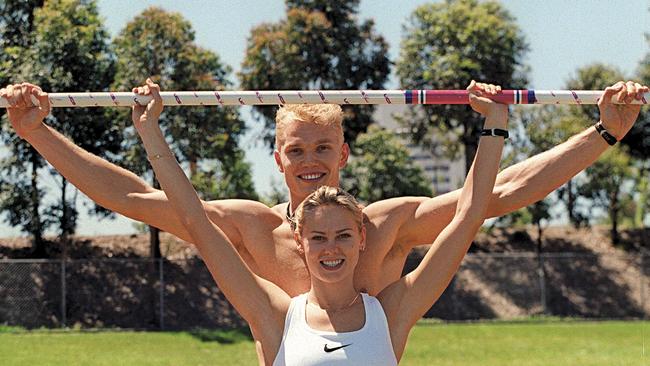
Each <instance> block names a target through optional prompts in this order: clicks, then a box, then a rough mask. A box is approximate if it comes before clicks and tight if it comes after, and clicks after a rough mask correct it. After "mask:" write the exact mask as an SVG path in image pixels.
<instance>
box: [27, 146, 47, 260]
mask: <svg viewBox="0 0 650 366" xmlns="http://www.w3.org/2000/svg"><path fill="white" fill-rule="evenodd" d="M31 163H32V179H31V185H32V187H31V188H32V191H31V201H32V202H31V206H32V215H31V216H32V217H31V219H30V225H29V231H30V234H31V235H32V255H33V256H34V257H35V258H45V257H46V254H45V241H44V240H43V223H42V222H41V215H40V213H39V212H38V211H39V208H40V197H39V194H38V193H39V191H38V156H36V152H35V151H32V154H31Z"/></svg>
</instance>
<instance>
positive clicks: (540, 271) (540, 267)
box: [535, 220, 548, 314]
mask: <svg viewBox="0 0 650 366" xmlns="http://www.w3.org/2000/svg"><path fill="white" fill-rule="evenodd" d="M535 225H536V226H537V276H538V278H539V291H540V303H541V305H542V314H547V313H548V308H547V301H546V269H545V268H544V257H542V233H543V230H544V229H543V228H542V221H541V220H540V221H538V222H537V223H536V224H535Z"/></svg>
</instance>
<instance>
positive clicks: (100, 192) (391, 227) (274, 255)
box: [0, 81, 648, 296]
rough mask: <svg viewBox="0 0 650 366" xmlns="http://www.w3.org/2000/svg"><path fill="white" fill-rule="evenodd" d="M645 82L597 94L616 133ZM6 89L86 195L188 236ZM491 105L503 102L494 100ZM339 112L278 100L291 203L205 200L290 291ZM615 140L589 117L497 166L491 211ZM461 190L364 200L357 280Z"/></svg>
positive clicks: (258, 265)
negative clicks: (559, 137)
mask: <svg viewBox="0 0 650 366" xmlns="http://www.w3.org/2000/svg"><path fill="white" fill-rule="evenodd" d="M148 83H150V81H148ZM469 89H474V90H481V91H482V92H484V93H486V94H494V93H497V92H498V89H499V88H498V87H496V86H494V85H489V84H481V83H474V82H472V84H471V85H470V87H469ZM134 92H137V93H140V94H149V92H150V91H149V86H148V85H145V86H143V87H139V88H135V89H134ZM646 92H648V87H647V86H642V85H640V84H638V83H635V82H631V81H628V82H623V81H620V82H618V83H616V84H614V85H613V86H611V87H608V88H607V89H606V90H605V94H604V98H602V99H601V102H600V104H599V108H600V115H601V121H602V126H603V127H604V128H605V129H606V130H607V131H608V132H609V133H610V134H611V135H612V136H614V137H615V138H616V139H618V140H620V139H621V138H623V136H625V134H626V133H627V132H628V131H629V130H630V128H631V127H632V125H633V124H634V122H635V120H636V118H637V116H638V114H639V110H640V106H639V105H624V106H616V105H612V104H610V103H609V100H610V98H611V97H612V96H615V95H616V96H617V97H618V99H619V100H620V101H625V102H627V103H629V102H631V101H632V100H634V99H641V97H642V96H643V94H644V93H646ZM31 95H33V96H35V97H37V98H38V100H39V102H40V105H41V107H35V106H33V105H32V102H31V100H30V96H31ZM0 97H5V98H7V100H8V101H9V102H10V104H11V105H12V108H9V109H8V114H9V120H10V122H11V124H12V126H13V128H14V130H15V131H16V133H17V134H18V135H19V136H20V137H22V138H23V139H25V140H26V141H28V142H29V143H30V144H31V145H32V146H33V147H34V148H35V149H36V150H38V152H39V153H40V154H41V155H42V156H43V157H44V158H45V159H47V161H48V162H50V164H52V165H53V166H54V167H55V168H56V169H57V170H58V171H59V172H60V173H61V174H62V175H63V176H65V177H66V179H68V181H70V182H71V183H73V184H74V185H75V186H76V187H77V188H79V189H80V190H81V191H82V192H84V193H85V194H86V195H87V196H88V197H90V198H91V199H92V200H94V201H95V202H97V203H98V204H100V205H101V206H103V207H106V208H107V209H110V210H113V211H115V212H117V213H120V214H122V215H124V216H127V217H130V218H132V219H134V220H138V221H142V222H145V223H147V224H149V225H152V226H155V227H158V228H160V229H162V230H165V231H167V232H169V233H172V234H174V235H176V236H178V237H179V238H181V239H184V240H190V236H189V234H188V233H187V231H186V230H185V229H184V228H183V225H182V224H181V222H179V220H178V219H177V218H176V215H174V214H173V210H172V208H171V206H170V204H169V202H168V200H167V197H166V196H165V194H164V192H163V191H161V190H157V189H154V188H152V187H151V186H149V185H148V184H147V183H146V182H145V181H143V180H142V179H140V178H139V177H138V176H136V175H135V174H133V173H131V172H129V171H127V170H125V169H122V168H120V167H118V166H116V165H113V164H111V163H109V162H107V161H105V160H103V159H101V158H99V157H97V156H95V155H92V154H90V153H88V152H87V151H84V150H83V149H81V148H80V147H78V146H76V145H75V144H74V143H72V142H71V141H70V140H68V139H67V138H65V137H64V136H63V135H61V134H60V133H58V132H56V131H55V130H53V129H52V128H51V127H50V126H47V125H46V124H44V123H43V119H44V118H45V117H46V116H47V115H48V113H49V101H48V97H47V94H46V93H44V92H42V91H41V90H40V88H39V87H37V86H35V85H32V84H28V83H22V84H15V85H9V86H7V87H6V88H4V89H2V90H0ZM150 107H151V105H149V106H147V107H136V108H134V109H133V119H134V120H136V121H138V120H146V116H147V112H148V111H147V109H148V108H150ZM487 108H493V109H495V111H496V110H498V108H497V107H496V104H495V103H492V105H491V106H487ZM495 113H496V112H495ZM301 119H302V121H301ZM341 120H342V116H341V112H340V109H339V108H338V107H337V106H323V105H315V106H307V107H304V106H303V107H291V108H289V107H285V108H281V109H280V110H279V112H278V115H277V118H276V121H277V126H276V130H277V131H276V149H277V150H276V151H275V153H274V156H275V160H276V162H277V164H278V167H279V169H280V171H281V172H282V173H283V174H284V177H285V181H286V184H287V186H288V188H289V192H290V198H289V202H288V203H283V204H279V205H277V206H275V207H272V208H269V207H267V206H265V205H264V204H262V203H260V202H255V201H248V200H218V201H209V202H203V207H204V209H205V211H206V213H207V215H208V216H209V218H210V219H211V221H212V222H213V223H214V224H215V225H216V226H218V227H219V229H221V231H223V233H224V234H225V235H226V237H227V238H228V239H229V240H230V242H231V243H232V244H233V245H234V247H235V248H236V249H237V251H238V252H239V254H240V255H241V256H242V258H243V259H244V261H245V262H246V263H247V264H248V266H249V267H250V268H251V269H252V270H253V271H254V272H255V273H257V274H258V275H260V276H261V277H264V278H266V279H268V280H270V281H272V282H274V283H275V284H277V285H278V286H280V287H281V288H282V289H283V290H284V291H286V292H287V293H288V294H289V295H290V296H296V295H298V294H301V293H305V292H307V291H308V290H309V283H310V281H309V275H308V271H307V269H306V266H305V263H304V260H303V258H302V256H301V255H300V253H299V252H298V249H297V246H296V242H295V241H294V238H293V234H292V230H291V228H290V223H289V218H290V217H291V213H292V208H295V207H297V206H298V204H299V203H300V202H302V200H303V199H304V198H305V197H306V196H307V195H308V194H309V193H311V192H313V191H314V190H315V189H316V188H317V187H319V186H321V185H329V186H338V185H339V170H340V169H341V168H342V167H343V166H345V164H346V162H347V159H348V155H349V148H348V145H347V144H345V143H344V141H343V134H342V128H341ZM595 122H597V121H594V123H595ZM136 128H137V122H136ZM608 147H609V145H608V143H607V142H606V141H605V139H604V138H603V137H602V136H601V134H599V132H598V131H596V129H595V128H594V127H593V126H592V127H589V128H587V129H586V130H584V131H582V132H580V133H578V134H577V135H575V136H573V137H571V138H570V139H569V140H567V141H566V142H564V143H562V144H560V145H558V146H556V147H554V148H553V149H550V150H549V151H546V152H544V153H542V154H539V155H536V156H533V157H531V158H529V159H527V160H526V161H523V162H521V163H519V164H516V165H513V166H511V167H509V168H507V169H505V170H504V171H502V172H501V173H500V174H499V175H498V176H497V181H496V184H495V188H494V191H493V194H492V198H491V200H490V204H489V208H488V217H495V216H500V215H503V214H506V213H509V212H512V211H514V210H517V209H519V208H522V207H525V206H527V205H529V204H531V203H534V202H536V201H538V200H540V199H542V198H544V197H545V196H546V195H547V194H548V193H550V192H551V191H553V190H554V189H556V188H558V187H559V186H561V185H562V184H564V183H565V182H567V181H568V180H569V179H571V178H572V177H573V176H574V175H576V174H577V173H579V172H580V171H581V170H583V169H585V168H586V167H588V166H589V165H591V164H592V163H593V162H594V161H595V160H596V159H598V157H599V156H600V155H601V154H602V153H603V152H604V151H605V150H606V149H607V148H608ZM458 197H459V191H458V190H457V191H453V192H449V193H447V194H444V195H440V196H437V197H433V198H430V197H399V198H392V199H387V200H384V201H380V202H376V203H372V204H370V205H369V206H367V207H366V208H365V210H364V213H365V215H366V219H367V224H366V229H367V242H368V243H373V247H372V248H370V247H369V248H367V250H366V251H365V252H364V253H363V255H361V257H360V258H359V263H358V266H357V269H356V272H355V286H356V287H357V289H359V290H361V291H366V292H368V293H369V294H370V295H376V294H378V293H379V292H380V291H381V290H382V289H383V288H384V287H385V286H387V285H388V284H390V283H392V282H394V281H396V280H397V279H398V278H399V277H400V275H401V272H402V268H403V266H404V263H405V260H406V257H407V255H408V253H409V252H410V250H411V249H412V248H413V247H415V246H417V245H421V244H429V243H432V242H433V241H434V239H435V238H436V237H437V236H438V234H439V233H440V232H441V231H442V229H443V228H444V227H445V226H447V225H448V224H449V222H450V221H451V220H452V218H453V216H454V212H455V210H456V203H457V201H458Z"/></svg>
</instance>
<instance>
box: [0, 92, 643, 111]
mask: <svg viewBox="0 0 650 366" xmlns="http://www.w3.org/2000/svg"><path fill="white" fill-rule="evenodd" d="M48 95H49V99H50V105H51V106H52V107H55V108H56V107H129V106H132V105H136V104H140V105H145V104H147V103H148V102H149V101H150V100H151V97H149V96H140V95H137V94H135V93H131V92H87V93H50V94H48ZM160 95H161V96H162V98H163V104H164V105H166V106H212V105H214V106H227V105H284V104H341V105H345V104H356V105H363V104H469V96H468V92H467V91H466V90H303V91H300V90H260V91H175V92H174V91H170V92H161V93H160ZM602 95H603V91H600V90H531V89H528V90H526V89H524V90H503V91H501V92H500V93H498V94H496V95H492V96H489V98H490V99H493V100H495V101H497V102H499V103H503V104H573V105H576V104H598V100H599V99H600V97H601V96H602ZM649 99H650V93H646V94H645V95H644V96H643V98H642V99H641V100H635V101H633V102H632V104H648V102H647V101H648V100H649ZM32 100H34V101H35V100H36V99H35V98H34V97H32ZM612 102H613V103H617V102H616V100H615V99H614V98H612ZM35 104H36V102H35ZM6 107H9V103H8V102H7V100H6V99H4V98H0V108H6Z"/></svg>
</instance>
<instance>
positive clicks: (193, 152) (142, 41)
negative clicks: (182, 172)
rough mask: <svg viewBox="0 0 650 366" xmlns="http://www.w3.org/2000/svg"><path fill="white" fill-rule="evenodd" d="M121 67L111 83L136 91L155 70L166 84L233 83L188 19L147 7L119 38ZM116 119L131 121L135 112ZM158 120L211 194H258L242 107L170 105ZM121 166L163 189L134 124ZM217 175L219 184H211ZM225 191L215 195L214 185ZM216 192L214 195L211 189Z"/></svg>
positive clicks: (155, 248) (154, 245) (155, 240)
mask: <svg viewBox="0 0 650 366" xmlns="http://www.w3.org/2000/svg"><path fill="white" fill-rule="evenodd" d="M114 46H115V52H116V55H117V60H118V61H117V73H116V77H115V82H114V85H113V86H114V88H116V89H122V90H131V88H132V87H134V86H137V85H141V84H142V83H144V80H145V79H146V78H147V77H148V76H152V77H153V79H154V80H155V81H157V82H158V83H159V84H160V86H161V88H162V89H163V90H165V89H166V90H200V89H204V90H223V88H224V87H227V86H229V85H230V83H229V82H228V79H227V77H228V74H229V72H230V69H229V68H228V67H227V66H225V65H223V64H222V63H221V61H220V60H219V58H218V56H217V55H215V54H214V53H212V52H210V51H208V50H205V49H203V48H201V47H199V46H197V45H196V44H195V43H194V31H193V30H192V26H191V24H190V23H189V22H188V21H187V20H185V19H183V17H182V16H181V15H180V14H178V13H169V12H166V11H164V10H163V9H160V8H155V7H152V8H148V9H146V10H145V11H143V12H142V13H141V14H140V15H138V16H136V17H135V18H134V19H133V20H132V21H130V22H129V23H128V24H127V25H126V27H125V28H124V29H123V30H122V31H121V32H120V34H119V35H118V36H117V38H116V39H115V40H114ZM119 113H121V115H120V116H116V118H118V119H121V120H125V121H130V119H131V117H130V111H124V110H123V111H121V112H119ZM160 125H161V128H162V130H163V132H164V133H165V136H166V137H168V138H169V140H170V141H171V144H172V149H173V151H174V152H175V154H176V155H177V157H178V159H179V161H180V162H181V163H183V164H187V166H189V170H190V176H191V177H192V179H193V180H194V181H195V182H197V183H200V185H199V187H198V188H201V189H206V190H207V191H208V192H201V193H202V194H205V195H206V197H207V196H211V197H214V196H217V197H223V194H226V193H227V194H231V193H232V194H234V195H236V196H239V197H242V198H247V197H249V198H250V197H257V195H256V193H255V191H254V189H253V185H252V184H251V183H250V181H251V178H250V167H249V165H248V164H246V163H245V162H244V161H243V154H242V153H241V150H240V148H239V147H238V140H239V137H240V136H241V135H242V134H243V132H244V130H245V124H244V122H243V120H242V119H241V118H240V116H239V113H238V111H237V109H235V108H233V107H228V108H207V107H196V108H178V109H176V108H172V107H169V108H166V109H165V111H164V112H163V114H162V115H161V117H160ZM125 140H126V141H125V144H124V146H125V154H124V160H123V164H124V165H125V166H126V167H127V169H129V170H131V171H133V172H135V173H137V174H140V175H141V176H145V177H149V178H150V179H151V181H152V184H153V185H154V187H159V186H158V183H157V181H156V180H155V177H154V176H153V172H152V170H151V167H150V165H149V163H148V162H147V160H146V154H145V152H144V148H143V147H142V144H141V142H140V140H139V138H138V136H137V133H136V132H135V130H134V128H133V127H132V126H130V124H129V126H128V127H127V128H126V129H125ZM215 157H219V162H218V163H216V164H209V163H208V164H201V162H202V161H203V160H204V159H214V158H215ZM210 178H217V179H219V182H215V183H214V184H208V183H206V180H207V179H210ZM221 189H224V190H225V192H220V193H216V192H215V190H221ZM210 192H211V193H210ZM150 233H151V235H150V238H151V240H150V243H151V256H152V257H159V256H160V239H159V235H158V230H157V229H156V228H153V227H150Z"/></svg>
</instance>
